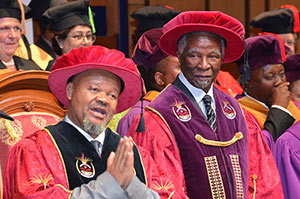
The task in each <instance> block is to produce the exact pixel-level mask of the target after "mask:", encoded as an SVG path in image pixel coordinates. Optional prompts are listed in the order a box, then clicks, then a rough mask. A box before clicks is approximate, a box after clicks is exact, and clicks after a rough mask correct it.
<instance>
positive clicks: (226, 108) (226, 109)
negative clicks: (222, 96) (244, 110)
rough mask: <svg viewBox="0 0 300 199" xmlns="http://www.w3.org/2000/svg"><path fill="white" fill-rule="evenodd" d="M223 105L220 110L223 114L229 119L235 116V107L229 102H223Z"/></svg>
mask: <svg viewBox="0 0 300 199" xmlns="http://www.w3.org/2000/svg"><path fill="white" fill-rule="evenodd" d="M223 104H224V105H223V107H222V111H223V113H224V115H225V116H226V117H227V118H228V119H230V120H233V119H234V118H235V117H236V112H235V109H234V108H233V107H232V106H231V105H230V103H229V102H223Z"/></svg>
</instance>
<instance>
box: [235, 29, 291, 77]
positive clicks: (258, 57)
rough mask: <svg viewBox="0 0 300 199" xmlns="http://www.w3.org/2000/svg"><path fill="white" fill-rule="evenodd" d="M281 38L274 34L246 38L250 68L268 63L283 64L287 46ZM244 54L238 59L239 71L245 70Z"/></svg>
mask: <svg viewBox="0 0 300 199" xmlns="http://www.w3.org/2000/svg"><path fill="white" fill-rule="evenodd" d="M280 40H281V38H280V37H279V36H278V37H276V36H274V35H261V36H255V37H249V38H248V39H246V40H245V42H246V44H247V46H248V64H249V67H250V70H254V69H257V68H261V67H263V66H266V65H268V64H283V63H284V62H285V60H286V57H285V47H284V44H283V42H280ZM243 63H244V56H241V57H240V59H239V60H238V61H237V64H238V69H239V72H240V73H242V72H243V67H244V65H243Z"/></svg>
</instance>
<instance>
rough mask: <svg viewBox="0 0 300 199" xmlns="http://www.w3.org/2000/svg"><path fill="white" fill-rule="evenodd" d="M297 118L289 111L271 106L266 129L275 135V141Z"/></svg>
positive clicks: (265, 124)
mask: <svg viewBox="0 0 300 199" xmlns="http://www.w3.org/2000/svg"><path fill="white" fill-rule="evenodd" d="M294 121H295V119H294V118H293V117H292V116H291V115H290V114H288V113H287V112H285V111H283V110H281V109H279V108H273V107H271V108H270V110H269V112H268V115H267V119H266V121H265V123H264V129H265V130H267V131H268V132H269V133H270V134H271V135H272V137H273V139H274V142H276V140H277V138H278V137H279V136H281V135H282V134H283V133H284V132H285V131H286V130H287V129H288V128H289V127H290V126H291V125H292V124H293V123H294Z"/></svg>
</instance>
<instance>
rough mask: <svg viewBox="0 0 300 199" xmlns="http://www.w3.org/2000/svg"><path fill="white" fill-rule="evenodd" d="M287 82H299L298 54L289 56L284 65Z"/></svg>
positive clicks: (299, 62)
mask: <svg viewBox="0 0 300 199" xmlns="http://www.w3.org/2000/svg"><path fill="white" fill-rule="evenodd" d="M284 69H285V75H286V78H287V81H288V82H290V83H293V82H294V81H297V80H300V54H294V55H290V56H288V57H287V58H286V62H285V63H284Z"/></svg>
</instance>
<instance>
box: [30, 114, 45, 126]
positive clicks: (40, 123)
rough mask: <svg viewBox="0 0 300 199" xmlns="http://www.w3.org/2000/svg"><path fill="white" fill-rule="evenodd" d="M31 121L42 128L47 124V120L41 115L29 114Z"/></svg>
mask: <svg viewBox="0 0 300 199" xmlns="http://www.w3.org/2000/svg"><path fill="white" fill-rule="evenodd" d="M31 122H32V123H33V125H34V126H36V127H37V128H38V129H43V128H44V127H45V126H46V125H47V120H46V119H45V118H43V117H41V116H36V115H34V116H31Z"/></svg>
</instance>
